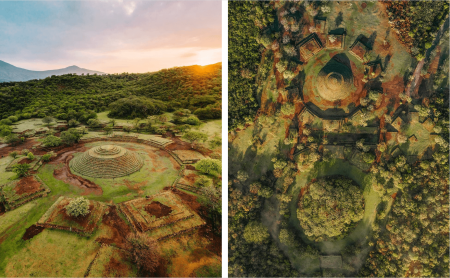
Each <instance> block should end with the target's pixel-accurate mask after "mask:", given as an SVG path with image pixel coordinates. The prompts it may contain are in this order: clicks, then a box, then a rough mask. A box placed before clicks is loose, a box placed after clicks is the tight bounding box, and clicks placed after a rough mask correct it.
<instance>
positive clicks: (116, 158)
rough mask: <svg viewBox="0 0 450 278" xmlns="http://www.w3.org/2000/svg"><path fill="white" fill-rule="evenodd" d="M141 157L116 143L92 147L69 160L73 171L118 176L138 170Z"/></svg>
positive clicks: (102, 176) (141, 161) (100, 176)
mask: <svg viewBox="0 0 450 278" xmlns="http://www.w3.org/2000/svg"><path fill="white" fill-rule="evenodd" d="M143 165H144V161H143V159H142V158H141V157H140V156H139V155H138V154H136V153H134V152H132V151H129V150H127V149H125V148H122V147H120V146H116V145H103V146H98V147H94V148H92V149H90V150H88V151H86V152H84V153H83V154H81V155H79V156H77V157H75V158H74V159H72V160H71V161H70V164H69V166H70V168H71V169H72V170H74V171H75V172H77V173H79V174H81V175H83V176H87V177H92V178H118V177H123V176H127V175H129V174H132V173H134V172H136V171H139V170H140V169H141V168H142V166H143Z"/></svg>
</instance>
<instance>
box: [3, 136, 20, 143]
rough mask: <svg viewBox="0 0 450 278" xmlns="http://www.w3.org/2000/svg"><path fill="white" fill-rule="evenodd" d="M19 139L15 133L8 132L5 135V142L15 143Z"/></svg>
mask: <svg viewBox="0 0 450 278" xmlns="http://www.w3.org/2000/svg"><path fill="white" fill-rule="evenodd" d="M19 141H20V139H19V137H18V136H17V135H15V134H10V135H8V136H6V137H5V143H7V144H12V145H14V144H16V143H18V142H19Z"/></svg>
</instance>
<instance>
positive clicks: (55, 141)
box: [42, 135, 62, 147]
mask: <svg viewBox="0 0 450 278" xmlns="http://www.w3.org/2000/svg"><path fill="white" fill-rule="evenodd" d="M61 143H62V140H61V138H59V137H56V136H54V135H49V136H47V137H45V138H44V140H42V145H43V146H44V147H57V146H59V145H61Z"/></svg>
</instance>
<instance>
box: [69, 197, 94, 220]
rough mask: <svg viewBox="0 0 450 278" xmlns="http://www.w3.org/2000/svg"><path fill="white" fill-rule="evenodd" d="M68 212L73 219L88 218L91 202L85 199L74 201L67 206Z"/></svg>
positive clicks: (80, 198)
mask: <svg viewBox="0 0 450 278" xmlns="http://www.w3.org/2000/svg"><path fill="white" fill-rule="evenodd" d="M66 212H67V214H68V215H69V216H72V217H79V216H86V215H87V214H88V213H89V201H88V200H87V199H85V198H83V197H78V198H76V199H73V200H72V201H70V203H69V204H68V205H67V206H66Z"/></svg>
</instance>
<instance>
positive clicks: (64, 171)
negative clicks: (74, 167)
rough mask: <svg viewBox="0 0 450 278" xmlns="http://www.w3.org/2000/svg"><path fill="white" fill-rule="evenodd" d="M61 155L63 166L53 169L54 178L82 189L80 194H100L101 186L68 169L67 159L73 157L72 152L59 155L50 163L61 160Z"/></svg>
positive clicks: (101, 192)
mask: <svg viewBox="0 0 450 278" xmlns="http://www.w3.org/2000/svg"><path fill="white" fill-rule="evenodd" d="M63 157H65V159H64V162H65V165H64V167H62V168H61V169H55V171H53V176H54V177H55V178H56V179H58V180H61V181H63V182H65V183H68V184H71V185H74V186H76V187H79V188H81V189H83V193H82V194H81V195H89V194H95V195H102V194H103V190H102V188H101V187H99V186H98V185H96V184H95V183H93V182H91V181H90V180H87V179H84V178H82V177H80V176H77V175H74V174H72V172H71V171H70V168H69V166H68V165H69V161H70V160H71V159H72V158H73V155H72V154H63V155H62V156H61V157H59V158H58V159H56V160H55V161H54V162H52V163H58V162H59V163H60V162H62V161H61V159H62V158H63Z"/></svg>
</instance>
